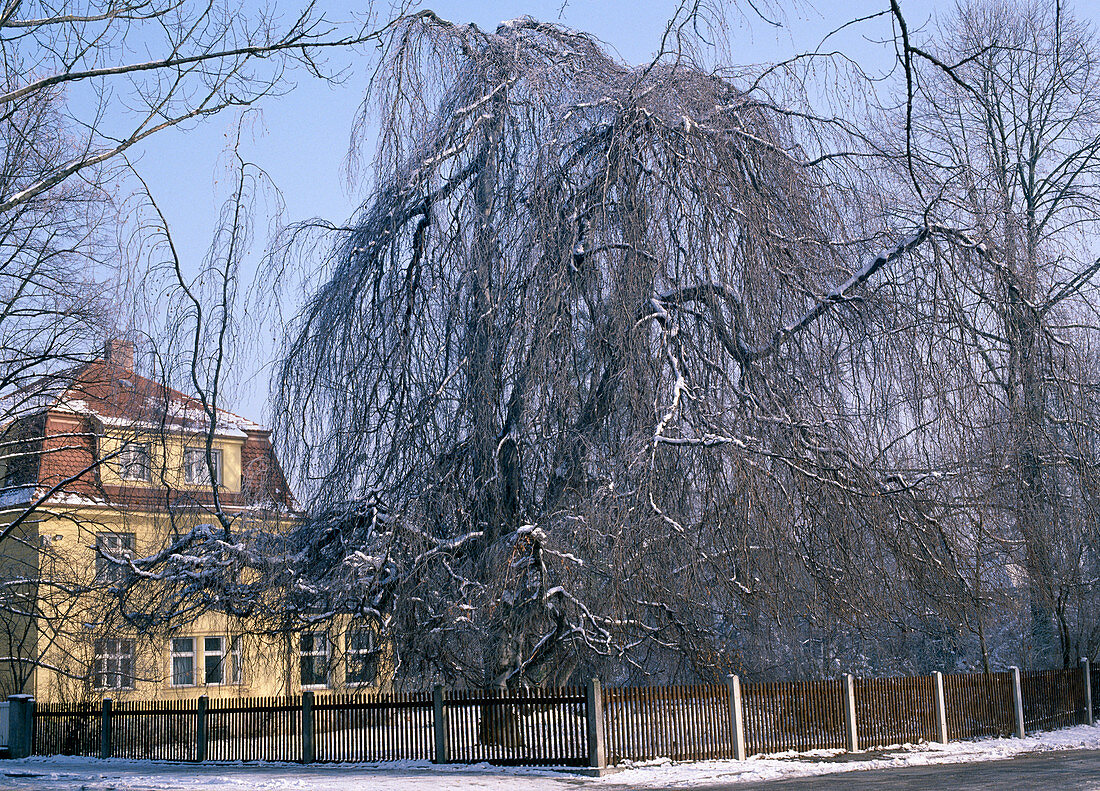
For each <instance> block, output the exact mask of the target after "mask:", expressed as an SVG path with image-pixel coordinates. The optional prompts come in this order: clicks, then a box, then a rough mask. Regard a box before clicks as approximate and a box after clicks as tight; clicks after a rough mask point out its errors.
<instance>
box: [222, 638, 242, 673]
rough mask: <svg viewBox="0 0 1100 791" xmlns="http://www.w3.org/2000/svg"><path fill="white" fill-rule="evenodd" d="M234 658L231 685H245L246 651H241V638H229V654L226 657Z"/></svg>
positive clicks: (230, 669) (230, 670)
mask: <svg viewBox="0 0 1100 791" xmlns="http://www.w3.org/2000/svg"><path fill="white" fill-rule="evenodd" d="M226 656H228V657H232V660H233V663H232V664H231V665H230V666H229V682H228V683H230V684H242V683H244V651H243V650H242V649H241V638H240V637H231V638H229V652H228V654H227V655H226Z"/></svg>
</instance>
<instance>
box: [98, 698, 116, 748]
mask: <svg viewBox="0 0 1100 791" xmlns="http://www.w3.org/2000/svg"><path fill="white" fill-rule="evenodd" d="M102 706H103V709H102V711H101V712H100V719H99V757H100V758H104V759H106V758H110V757H111V725H112V723H111V714H112V712H113V711H114V705H113V703H112V701H111V699H110V698H104V699H103V703H102Z"/></svg>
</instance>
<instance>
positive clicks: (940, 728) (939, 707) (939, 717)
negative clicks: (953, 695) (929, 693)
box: [932, 670, 947, 744]
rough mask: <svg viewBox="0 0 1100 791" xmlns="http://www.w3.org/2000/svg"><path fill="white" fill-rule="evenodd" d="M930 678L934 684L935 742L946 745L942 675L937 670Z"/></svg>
mask: <svg viewBox="0 0 1100 791" xmlns="http://www.w3.org/2000/svg"><path fill="white" fill-rule="evenodd" d="M932 678H933V679H934V681H935V684H936V689H935V696H936V741H938V742H939V743H940V744H947V698H946V696H945V695H944V694H943V673H941V672H940V671H938V670H937V671H935V672H934V673H933V674H932Z"/></svg>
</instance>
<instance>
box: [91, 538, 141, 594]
mask: <svg viewBox="0 0 1100 791" xmlns="http://www.w3.org/2000/svg"><path fill="white" fill-rule="evenodd" d="M95 551H96V558H95V575H96V579H97V580H99V581H100V582H121V581H122V580H124V579H125V578H126V571H127V569H126V566H124V565H122V564H121V563H118V562H116V561H118V560H121V559H122V558H132V557H133V556H134V534H133V533H96V537H95ZM112 558H114V560H112Z"/></svg>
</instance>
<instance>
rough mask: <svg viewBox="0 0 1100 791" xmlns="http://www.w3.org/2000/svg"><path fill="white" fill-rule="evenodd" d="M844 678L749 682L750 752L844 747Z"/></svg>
mask: <svg viewBox="0 0 1100 791" xmlns="http://www.w3.org/2000/svg"><path fill="white" fill-rule="evenodd" d="M844 683H845V682H844V681H843V680H842V679H831V680H828V681H787V682H776V683H770V684H746V685H745V687H744V708H745V743H746V745H747V752H748V754H749V755H754V754H756V753H774V752H781V751H785V750H818V749H823V748H829V747H835V748H839V749H843V748H844V747H845V746H846V744H847V742H846V741H845V724H846V723H845V714H844Z"/></svg>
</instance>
